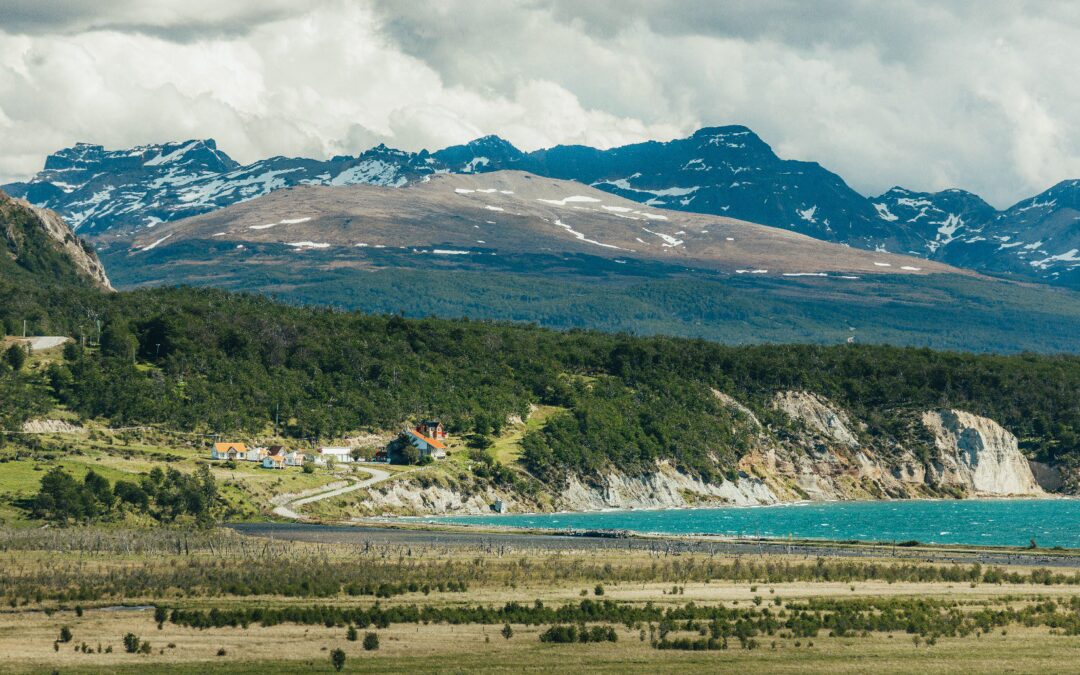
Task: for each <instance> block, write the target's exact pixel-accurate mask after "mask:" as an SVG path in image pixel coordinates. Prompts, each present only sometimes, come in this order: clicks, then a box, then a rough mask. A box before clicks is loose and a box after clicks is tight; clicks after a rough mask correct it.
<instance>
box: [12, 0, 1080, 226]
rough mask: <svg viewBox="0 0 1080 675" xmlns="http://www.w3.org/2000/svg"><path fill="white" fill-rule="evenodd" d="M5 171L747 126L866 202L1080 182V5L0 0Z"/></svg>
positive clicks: (662, 135)
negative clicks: (1079, 66) (104, 154)
mask: <svg viewBox="0 0 1080 675" xmlns="http://www.w3.org/2000/svg"><path fill="white" fill-rule="evenodd" d="M0 16H3V17H4V21H3V24H2V27H0V147H3V148H4V152H3V153H2V154H0V180H3V179H12V178H17V177H25V176H27V175H29V174H31V173H33V171H35V170H37V169H38V168H40V166H41V162H42V159H43V157H44V155H45V154H47V153H48V152H51V151H53V150H55V149H57V148H60V147H64V146H66V145H70V144H72V143H74V142H75V141H80V140H82V141H90V142H98V143H103V144H105V145H108V146H111V147H126V146H130V145H134V144H139V143H150V142H162V141H166V140H177V139H182V138H187V137H214V138H216V139H217V140H218V142H219V145H220V147H222V149H224V150H225V151H227V152H229V153H230V154H232V155H234V156H236V157H237V158H238V159H240V160H241V161H250V160H253V159H256V158H259V157H264V156H268V155H273V154H293V155H307V156H329V155H332V154H340V153H350V154H354V153H357V152H359V151H361V150H363V149H366V148H367V147H369V146H370V145H373V144H375V143H378V142H386V143H387V144H389V145H392V146H396V147H402V148H406V149H420V148H422V147H427V148H436V147H442V146H445V145H447V144H451V143H459V142H464V141H467V140H470V139H472V138H474V137H476V136H481V135H485V134H489V133H495V134H499V135H501V136H503V137H505V138H507V139H508V140H510V141H511V142H513V143H515V144H516V145H518V146H519V147H522V148H523V149H533V148H538V147H545V146H549V145H553V144H557V143H587V144H592V145H598V146H601V147H609V146H612V145H619V144H623V143H628V142H636V141H640V140H645V139H653V138H655V139H660V140H666V139H669V138H673V137H676V136H680V135H684V134H688V133H690V132H692V131H693V130H694V129H696V128H697V127H699V126H703V125H706V124H709V125H711V124H729V123H740V124H746V125H748V126H750V127H752V128H753V129H755V130H756V131H758V133H760V134H761V135H762V137H763V138H764V139H765V140H766V141H767V142H769V143H770V144H771V145H773V147H774V149H776V150H777V152H778V153H780V154H781V155H782V156H786V157H790V158H796V159H810V160H816V161H819V162H821V163H822V164H823V165H825V166H826V167H827V168H829V169H831V170H833V171H836V172H837V173H839V174H841V175H842V176H843V177H844V178H845V179H847V180H848V181H849V182H850V183H851V184H852V185H853V187H855V188H856V189H858V190H860V191H863V192H865V193H868V194H870V193H877V192H880V191H882V190H884V189H886V188H888V187H890V186H891V185H893V184H902V185H905V186H907V187H910V188H914V189H926V190H930V189H943V188H947V187H963V188H967V189H972V190H974V191H976V192H979V193H980V194H982V195H983V196H984V197H986V198H987V199H989V200H990V201H991V202H992V203H995V204H996V205H999V206H1000V205H1006V204H1008V203H1010V202H1012V201H1015V200H1017V199H1020V198H1022V197H1024V196H1028V195H1030V194H1033V193H1034V192H1036V191H1039V190H1042V189H1044V188H1045V187H1047V186H1048V185H1050V184H1052V183H1054V182H1057V181H1058V180H1061V179H1064V178H1067V177H1077V176H1080V130H1078V129H1077V125H1076V124H1075V122H1074V120H1076V119H1080V89H1078V88H1077V87H1074V86H1072V80H1073V70H1074V69H1075V66H1074V64H1075V63H1077V62H1080V7H1078V6H1076V5H1075V4H1073V3H1068V2H1049V1H1048V2H1043V3H1039V4H1037V5H1034V6H1028V7H1025V8H1022V9H1016V8H1015V7H1014V3H1011V2H1006V1H1005V0H983V1H975V0H967V1H957V2H951V3H945V4H939V3H929V2H916V1H915V0H897V2H890V3H868V2H860V1H858V0H822V1H821V2H815V3H805V2H799V1H797V0H759V1H757V2H753V3H715V2H706V1H704V0H702V1H694V0H618V2H615V1H614V0H591V1H590V2H574V1H572V0H500V1H497V2H496V1H494V0H491V1H477V0H442V1H441V2H438V3H431V2H426V1H424V2H421V1H420V0H368V1H366V2H346V1H345V0H327V1H325V2H321V1H319V2H316V1H312V2H296V1H293V2H285V1H284V0H261V1H258V2H256V1H254V0H247V1H245V0H237V1H235V2H220V0H188V1H187V2H184V3H180V2H166V1H165V0H151V1H149V2H148V1H146V0H117V1H113V2H107V3H105V2H101V1H100V0H99V1H96V2H95V1H92V0H67V1H66V2H62V3H43V2H42V3H27V2H21V1H19V0H0Z"/></svg>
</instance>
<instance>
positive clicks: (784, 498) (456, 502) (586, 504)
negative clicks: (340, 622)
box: [366, 391, 1054, 514]
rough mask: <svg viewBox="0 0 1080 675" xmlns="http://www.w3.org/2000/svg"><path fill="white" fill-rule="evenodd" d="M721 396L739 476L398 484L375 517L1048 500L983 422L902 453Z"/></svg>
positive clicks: (808, 406) (798, 414) (803, 401)
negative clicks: (548, 487) (738, 437)
mask: <svg viewBox="0 0 1080 675" xmlns="http://www.w3.org/2000/svg"><path fill="white" fill-rule="evenodd" d="M714 393H715V394H716V396H717V398H718V399H719V400H721V401H722V402H724V404H725V405H727V406H728V407H730V408H731V409H732V410H733V411H734V412H735V413H736V417H737V418H738V419H739V420H741V423H742V424H743V429H744V432H745V433H746V435H747V437H748V442H749V444H750V449H749V451H748V452H747V453H746V454H745V455H744V456H743V458H742V460H741V461H740V463H739V467H738V468H739V471H738V475H737V477H736V476H730V477H729V478H726V479H722V480H720V481H719V482H715V481H714V482H705V481H703V480H701V479H700V478H698V477H696V476H692V475H689V474H686V473H682V472H680V471H679V470H678V469H677V468H676V467H675V466H673V465H671V464H669V463H667V462H659V463H658V464H657V466H656V470H655V471H653V472H650V473H646V474H644V475H634V476H631V475H627V474H625V473H622V472H619V471H617V470H612V471H610V472H608V473H606V474H604V475H601V476H596V477H593V478H592V479H589V480H585V479H583V478H581V477H579V476H574V475H571V476H569V477H568V478H567V480H566V482H565V484H564V485H562V486H560V488H559V489H558V490H553V491H552V494H547V495H545V496H544V497H543V498H541V499H538V498H536V497H535V496H534V497H525V496H523V495H518V494H514V493H513V492H510V491H504V490H495V489H492V488H485V489H482V490H476V491H473V492H471V493H470V494H468V495H465V494H462V493H461V492H460V491H458V490H455V489H452V488H448V487H446V486H439V485H427V486H421V485H418V484H410V483H392V484H386V485H383V486H381V487H380V488H379V489H375V490H373V491H372V493H371V495H370V498H369V500H367V503H366V508H367V509H368V511H369V513H379V512H385V513H421V514H448V513H470V514H481V513H490V512H491V510H492V508H491V507H492V504H494V503H495V501H496V500H501V501H502V502H503V504H504V506H505V509H506V510H507V511H511V512H522V511H550V510H566V511H597V510H606V509H641V508H682V507H688V506H707V505H725V504H726V505H759V504H775V503H780V502H790V501H800V500H812V501H824V500H843V499H910V498H919V497H979V496H1038V495H1043V494H1045V493H1044V491H1043V488H1042V487H1041V486H1040V483H1039V481H1037V480H1036V476H1035V473H1034V472H1033V469H1032V467H1031V465H1030V464H1029V462H1028V460H1027V458H1026V457H1024V455H1023V453H1021V452H1020V449H1019V447H1018V444H1017V440H1016V437H1015V436H1013V434H1011V433H1010V432H1009V431H1008V430H1006V429H1004V428H1003V427H1001V425H999V424H998V423H997V422H995V421H993V420H990V419H987V418H985V417H980V416H978V415H973V414H971V413H968V412H964V411H960V410H931V411H925V412H923V413H922V414H921V415H918V416H915V417H914V418H913V424H917V425H921V426H922V431H924V432H925V433H924V434H923V436H925V438H926V439H929V440H928V441H927V443H929V445H926V444H924V445H922V446H919V447H915V446H912V447H904V446H903V445H900V444H898V443H896V442H894V441H882V440H880V439H877V438H875V437H874V435H873V434H872V433H869V432H870V431H871V430H869V429H868V428H867V427H866V425H865V424H863V423H862V422H860V421H859V420H857V419H855V418H854V417H853V416H852V415H850V413H848V412H847V411H845V410H843V409H841V408H840V407H838V406H836V405H835V404H833V403H832V402H831V401H829V400H828V399H827V398H825V397H824V396H821V395H819V394H815V393H812V392H805V391H785V392H780V393H778V394H776V396H775V397H774V398H773V399H772V401H771V407H772V408H773V409H774V410H776V411H778V412H780V413H782V415H781V418H782V419H784V420H786V422H785V423H783V424H780V425H779V426H778V425H777V424H776V423H775V420H774V422H773V423H772V424H764V423H762V421H761V420H760V419H759V418H758V416H756V415H755V414H754V412H753V411H752V410H751V409H750V408H749V407H747V406H746V405H744V404H743V403H741V402H739V401H737V400H736V399H734V398H732V397H730V396H728V395H727V394H723V393H721V392H714ZM864 439H865V440H864ZM1039 470H1040V473H1041V474H1042V475H1043V476H1044V480H1045V481H1050V480H1051V479H1052V477H1053V475H1054V472H1053V470H1051V469H1049V468H1042V469H1039ZM1044 484H1046V483H1044Z"/></svg>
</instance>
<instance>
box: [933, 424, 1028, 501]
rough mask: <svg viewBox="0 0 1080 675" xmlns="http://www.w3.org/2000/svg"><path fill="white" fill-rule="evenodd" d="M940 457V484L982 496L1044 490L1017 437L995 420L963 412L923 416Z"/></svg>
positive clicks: (938, 468)
mask: <svg viewBox="0 0 1080 675" xmlns="http://www.w3.org/2000/svg"><path fill="white" fill-rule="evenodd" d="M922 421H923V424H924V425H926V428H927V429H929V430H930V432H931V433H932V434H933V436H934V445H935V446H936V447H937V450H938V453H939V465H938V466H936V467H935V468H936V469H937V470H938V474H939V475H938V477H937V478H938V480H940V481H941V483H943V484H956V485H960V486H962V487H966V488H968V489H970V490H971V491H973V492H975V493H976V494H981V495H999V496H1000V495H1038V494H1042V488H1040V487H1039V484H1038V483H1037V482H1036V481H1035V476H1034V475H1033V474H1032V473H1031V467H1030V466H1029V465H1028V461H1027V458H1026V457H1024V455H1023V454H1022V453H1021V452H1020V448H1019V447H1018V445H1017V442H1016V436H1013V435H1012V434H1011V433H1010V432H1009V431H1007V430H1006V429H1004V428H1003V427H1002V426H1001V425H1000V424H998V423H997V422H995V421H994V420H991V419H987V418H985V417H979V416H978V415H972V414H971V413H968V412H964V411H962V410H933V411H927V412H925V413H923V417H922Z"/></svg>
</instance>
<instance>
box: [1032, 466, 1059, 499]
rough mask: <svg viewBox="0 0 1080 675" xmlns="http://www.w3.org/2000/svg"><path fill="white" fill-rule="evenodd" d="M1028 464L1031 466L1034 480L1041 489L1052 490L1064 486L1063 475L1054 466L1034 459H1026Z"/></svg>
mask: <svg viewBox="0 0 1080 675" xmlns="http://www.w3.org/2000/svg"><path fill="white" fill-rule="evenodd" d="M1028 466H1029V467H1031V474H1032V475H1033V476H1035V482H1036V483H1038V484H1039V487H1041V488H1042V489H1043V490H1048V491H1050V492H1054V491H1056V490H1060V489H1061V488H1063V487H1065V477H1064V476H1062V475H1061V471H1059V470H1058V469H1057V468H1056V467H1052V466H1050V465H1049V464H1043V463H1042V462H1036V461H1034V460H1028Z"/></svg>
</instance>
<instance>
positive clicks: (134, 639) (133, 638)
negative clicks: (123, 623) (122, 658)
mask: <svg viewBox="0 0 1080 675" xmlns="http://www.w3.org/2000/svg"><path fill="white" fill-rule="evenodd" d="M141 643H142V641H141V640H139V636H138V635H135V633H128V634H127V635H125V636H124V651H125V652H127V653H128V654H134V653H136V652H137V651H139V645H140V644H141Z"/></svg>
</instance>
